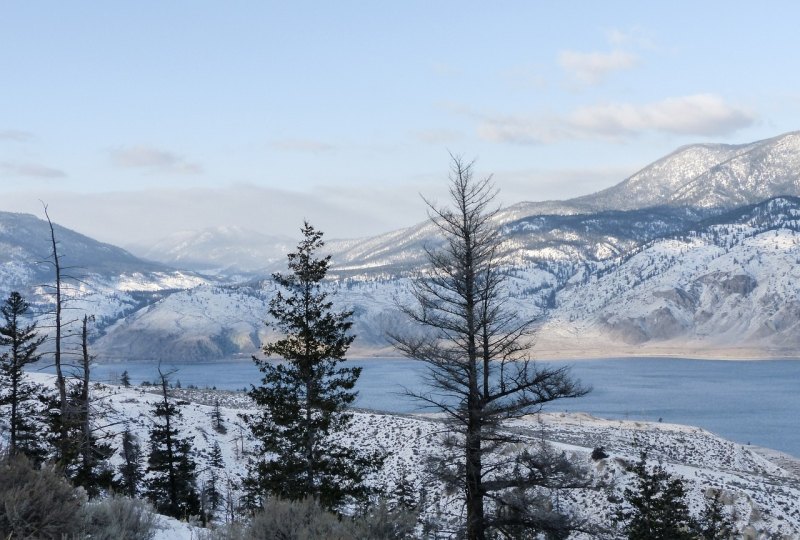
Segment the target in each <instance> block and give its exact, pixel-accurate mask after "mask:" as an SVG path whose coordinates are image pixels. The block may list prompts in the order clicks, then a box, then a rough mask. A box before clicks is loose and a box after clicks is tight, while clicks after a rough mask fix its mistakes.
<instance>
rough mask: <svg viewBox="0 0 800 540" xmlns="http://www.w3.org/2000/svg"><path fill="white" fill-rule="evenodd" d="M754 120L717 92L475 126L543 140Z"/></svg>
mask: <svg viewBox="0 0 800 540" xmlns="http://www.w3.org/2000/svg"><path fill="white" fill-rule="evenodd" d="M754 121H755V116H754V115H753V114H752V113H750V112H749V111H747V110H746V109H744V108H742V107H739V106H736V105H732V104H729V103H727V102H726V101H725V100H724V99H723V98H721V97H720V96H717V95H715V94H695V95H691V96H680V97H672V98H666V99H663V100H661V101H656V102H653V103H646V104H631V103H611V104H601V105H592V106H588V107H582V108H579V109H576V110H574V111H573V112H571V113H569V114H568V115H566V116H562V117H549V118H542V117H532V116H509V115H506V116H483V117H482V118H481V123H480V124H479V125H478V128H477V129H478V135H479V136H480V137H482V138H483V139H485V140H488V141H493V142H505V143H514V144H547V143H553V142H557V141H560V140H568V139H622V138H630V137H636V136H639V135H642V134H645V133H649V132H655V133H670V134H677V135H698V136H712V135H727V134H730V133H733V132H735V131H737V130H739V129H741V128H745V127H748V126H750V125H752V124H753V122H754Z"/></svg>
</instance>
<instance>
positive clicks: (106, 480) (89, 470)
mask: <svg viewBox="0 0 800 540" xmlns="http://www.w3.org/2000/svg"><path fill="white" fill-rule="evenodd" d="M93 319H94V317H91V318H90V317H89V316H87V315H84V316H83V321H82V325H81V368H82V370H81V373H79V374H78V376H77V378H76V379H77V381H76V382H75V383H74V384H72V385H71V387H70V390H69V394H68V395H67V400H68V407H67V433H68V438H67V444H66V445H65V448H66V450H67V452H66V453H65V454H63V455H62V463H63V465H64V468H65V470H66V472H67V476H68V477H70V478H71V479H72V482H73V483H74V484H75V485H76V486H81V487H83V488H84V489H85V490H86V493H87V494H88V495H89V496H90V497H96V496H97V495H99V494H100V491H101V490H102V489H109V488H110V487H111V484H112V483H113V479H114V472H113V470H112V469H111V467H110V466H109V465H108V459H109V458H110V457H111V456H112V455H113V454H114V451H113V450H112V448H111V445H110V444H108V443H106V442H102V441H100V440H99V439H98V437H97V435H96V433H95V430H94V424H95V422H96V418H95V417H96V416H97V412H96V411H95V408H94V405H93V404H92V402H91V396H90V395H89V383H90V380H91V364H92V361H93V357H92V356H91V355H90V354H89V321H90V320H93Z"/></svg>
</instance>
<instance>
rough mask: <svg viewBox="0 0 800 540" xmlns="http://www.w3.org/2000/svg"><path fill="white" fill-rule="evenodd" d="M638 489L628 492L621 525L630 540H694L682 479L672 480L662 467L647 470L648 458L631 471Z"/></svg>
mask: <svg viewBox="0 0 800 540" xmlns="http://www.w3.org/2000/svg"><path fill="white" fill-rule="evenodd" d="M631 471H632V472H633V473H634V474H636V485H635V487H634V488H626V489H625V501H624V506H623V507H622V508H621V509H620V510H619V511H618V513H617V521H618V522H619V523H620V524H621V525H622V531H623V532H624V533H625V535H626V536H627V538H629V539H630V540H691V539H693V538H696V536H695V534H694V532H693V530H694V523H693V521H692V518H691V516H690V515H689V508H688V506H687V505H686V501H685V500H684V497H685V494H686V492H685V488H684V486H683V481H682V480H681V479H680V478H677V477H672V476H670V474H669V473H668V472H667V471H666V469H664V467H663V466H662V465H661V464H658V465H656V466H655V467H653V468H652V469H648V467H647V454H646V453H644V452H642V454H641V457H640V459H639V461H638V462H637V463H636V464H635V465H634V466H633V467H631Z"/></svg>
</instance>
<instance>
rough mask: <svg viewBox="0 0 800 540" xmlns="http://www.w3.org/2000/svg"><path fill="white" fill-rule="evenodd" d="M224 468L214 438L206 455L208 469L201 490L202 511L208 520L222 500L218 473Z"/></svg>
mask: <svg viewBox="0 0 800 540" xmlns="http://www.w3.org/2000/svg"><path fill="white" fill-rule="evenodd" d="M224 468H225V462H224V461H223V459H222V449H221V448H220V447H219V442H218V441H216V440H215V441H214V445H213V446H212V447H211V454H210V455H209V457H208V471H207V473H206V481H205V484H204V485H203V492H202V498H203V503H204V505H203V506H204V512H203V513H204V514H205V515H206V516H207V519H209V520H210V519H212V518H213V516H214V515H215V514H216V512H217V510H218V509H219V508H220V506H221V505H222V503H223V502H224V501H223V499H224V497H223V494H222V491H220V479H221V475H220V473H221V471H222V470H223V469H224Z"/></svg>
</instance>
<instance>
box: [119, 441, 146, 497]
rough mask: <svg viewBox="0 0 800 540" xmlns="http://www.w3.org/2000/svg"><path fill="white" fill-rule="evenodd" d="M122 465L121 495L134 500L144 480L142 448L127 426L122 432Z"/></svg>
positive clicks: (120, 470)
mask: <svg viewBox="0 0 800 540" xmlns="http://www.w3.org/2000/svg"><path fill="white" fill-rule="evenodd" d="M121 450H122V451H121V452H120V455H121V457H122V463H121V464H120V466H119V469H118V471H119V475H120V480H119V487H120V490H121V491H122V493H124V494H125V495H126V496H128V497H130V498H131V499H135V498H136V497H137V495H138V493H139V486H140V485H141V483H142V479H143V478H144V471H143V470H142V447H141V445H140V444H139V441H138V440H137V439H136V436H135V435H134V434H133V433H132V432H131V429H130V427H129V426H128V425H126V426H125V430H124V431H123V432H122V448H121Z"/></svg>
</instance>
